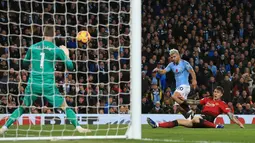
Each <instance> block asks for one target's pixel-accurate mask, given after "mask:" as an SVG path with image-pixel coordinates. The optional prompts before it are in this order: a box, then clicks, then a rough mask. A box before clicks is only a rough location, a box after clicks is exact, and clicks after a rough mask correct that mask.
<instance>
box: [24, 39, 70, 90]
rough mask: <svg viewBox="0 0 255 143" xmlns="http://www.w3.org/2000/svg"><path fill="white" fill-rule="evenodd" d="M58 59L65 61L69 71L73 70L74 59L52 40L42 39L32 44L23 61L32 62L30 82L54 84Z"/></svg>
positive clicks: (25, 62)
mask: <svg viewBox="0 0 255 143" xmlns="http://www.w3.org/2000/svg"><path fill="white" fill-rule="evenodd" d="M57 60H61V61H64V62H65V65H66V67H67V69H68V70H69V71H70V70H73V63H72V61H71V60H70V59H69V58H68V57H67V56H66V55H65V53H64V51H63V50H62V49H60V48H59V47H57V46H56V45H55V44H53V43H52V42H49V41H41V42H38V43H36V44H34V45H32V46H31V47H30V48H29V49H28V51H27V53H26V57H25V59H24V61H23V62H24V64H29V63H31V72H30V77H29V83H33V84H34V83H35V84H41V85H42V84H44V85H54V84H55V73H54V71H55V64H56V61H57Z"/></svg>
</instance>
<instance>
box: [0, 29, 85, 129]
mask: <svg viewBox="0 0 255 143" xmlns="http://www.w3.org/2000/svg"><path fill="white" fill-rule="evenodd" d="M54 36H55V28H54V27H53V26H46V27H45V29H44V41H41V42H39V43H36V44H34V45H32V46H31V47H30V48H29V49H28V51H27V53H26V57H25V59H24V61H23V63H24V64H25V65H29V64H31V73H30V77H29V81H28V84H27V87H26V89H25V96H24V100H23V104H22V106H20V107H19V108H17V109H16V110H15V111H14V112H13V113H12V114H11V116H10V117H9V119H8V120H7V122H6V123H5V125H4V126H3V127H2V128H1V129H0V134H3V133H4V132H6V131H7V130H8V128H9V127H10V126H11V125H12V123H13V122H15V121H16V120H17V119H18V118H19V117H20V116H21V115H22V114H23V113H24V111H25V108H24V107H29V106H32V104H33V102H34V101H35V100H36V99H37V97H38V96H40V95H42V96H43V97H44V98H45V99H46V100H47V101H48V102H49V103H50V104H52V105H53V107H54V108H61V109H62V110H63V111H65V113H66V116H67V119H68V120H70V122H71V123H72V124H73V125H74V126H75V128H76V130H77V131H78V132H80V133H86V132H90V130H89V129H84V128H82V127H81V126H80V125H79V123H78V121H77V119H76V115H75V113H74V111H73V110H72V109H71V108H69V107H68V106H67V104H66V101H65V98H64V97H63V96H62V95H61V94H60V92H59V90H58V88H57V86H56V84H55V76H54V75H55V74H54V69H55V61H56V60H61V61H64V62H65V65H66V67H67V69H68V70H69V71H71V70H73V63H72V61H71V60H70V59H69V51H68V49H67V48H66V47H65V46H60V47H57V46H56V45H55V44H53V43H52V41H53V37H54Z"/></svg>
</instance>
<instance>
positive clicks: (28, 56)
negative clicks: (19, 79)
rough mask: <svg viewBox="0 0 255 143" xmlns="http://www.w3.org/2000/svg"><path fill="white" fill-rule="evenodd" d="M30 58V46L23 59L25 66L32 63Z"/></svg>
mask: <svg viewBox="0 0 255 143" xmlns="http://www.w3.org/2000/svg"><path fill="white" fill-rule="evenodd" d="M30 59H31V48H29V49H28V50H27V53H26V56H25V58H24V59H23V64H24V66H25V67H28V66H29V64H30Z"/></svg>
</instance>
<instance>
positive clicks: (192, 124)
mask: <svg viewBox="0 0 255 143" xmlns="http://www.w3.org/2000/svg"><path fill="white" fill-rule="evenodd" d="M147 122H148V124H149V125H150V126H151V127H153V128H158V127H159V128H174V127H176V126H183V127H186V128H224V126H222V125H215V124H214V123H212V122H209V121H207V120H204V119H202V118H201V117H194V118H193V119H192V120H187V119H178V120H174V121H169V122H162V123H157V122H155V121H153V120H152V119H150V118H147Z"/></svg>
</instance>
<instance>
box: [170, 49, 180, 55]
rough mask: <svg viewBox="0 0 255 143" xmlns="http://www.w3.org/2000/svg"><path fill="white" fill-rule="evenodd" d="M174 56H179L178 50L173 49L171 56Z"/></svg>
mask: <svg viewBox="0 0 255 143" xmlns="http://www.w3.org/2000/svg"><path fill="white" fill-rule="evenodd" d="M173 54H177V55H179V51H178V50H176V49H171V50H170V52H169V55H173Z"/></svg>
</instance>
